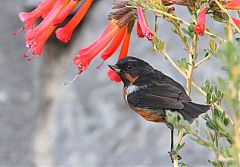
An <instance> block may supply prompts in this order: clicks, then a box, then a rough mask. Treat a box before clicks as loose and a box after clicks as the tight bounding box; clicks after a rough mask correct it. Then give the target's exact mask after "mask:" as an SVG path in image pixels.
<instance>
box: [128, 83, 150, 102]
mask: <svg viewBox="0 0 240 167" xmlns="http://www.w3.org/2000/svg"><path fill="white" fill-rule="evenodd" d="M146 88H147V85H144V86H136V85H129V86H128V87H127V89H126V95H125V99H126V102H127V97H128V95H130V94H131V93H134V92H137V91H139V90H141V89H146Z"/></svg>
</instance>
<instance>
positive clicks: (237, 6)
mask: <svg viewBox="0 0 240 167" xmlns="http://www.w3.org/2000/svg"><path fill="white" fill-rule="evenodd" d="M224 8H226V9H231V10H240V0H229V1H228V3H227V4H226V5H224Z"/></svg>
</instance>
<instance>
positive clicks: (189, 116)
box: [179, 102, 210, 122]
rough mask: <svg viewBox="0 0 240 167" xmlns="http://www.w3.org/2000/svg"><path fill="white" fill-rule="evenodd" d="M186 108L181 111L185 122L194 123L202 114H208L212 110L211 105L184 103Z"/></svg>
mask: <svg viewBox="0 0 240 167" xmlns="http://www.w3.org/2000/svg"><path fill="white" fill-rule="evenodd" d="M183 105H184V108H183V109H182V110H180V111H179V113H180V114H181V115H182V116H183V118H184V119H185V120H188V121H190V122H192V121H193V120H194V119H195V118H197V117H198V116H199V115H200V114H203V113H205V112H207V111H208V110H209V108H210V106H209V105H202V104H196V103H193V102H186V103H183Z"/></svg>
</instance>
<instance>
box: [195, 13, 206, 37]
mask: <svg viewBox="0 0 240 167" xmlns="http://www.w3.org/2000/svg"><path fill="white" fill-rule="evenodd" d="M206 12H207V10H206V8H202V9H201V10H200V13H199V15H198V18H197V24H196V25H195V26H194V31H195V32H196V33H197V34H198V35H200V36H202V35H203V34H204V31H205V28H206Z"/></svg>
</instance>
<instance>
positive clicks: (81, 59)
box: [15, 0, 154, 82]
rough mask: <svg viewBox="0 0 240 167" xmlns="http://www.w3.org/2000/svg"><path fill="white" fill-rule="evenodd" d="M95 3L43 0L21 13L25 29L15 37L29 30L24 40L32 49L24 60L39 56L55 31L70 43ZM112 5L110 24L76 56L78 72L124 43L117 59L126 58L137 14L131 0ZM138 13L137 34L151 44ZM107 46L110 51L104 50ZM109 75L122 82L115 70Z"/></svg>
mask: <svg viewBox="0 0 240 167" xmlns="http://www.w3.org/2000/svg"><path fill="white" fill-rule="evenodd" d="M92 2H93V0H85V1H84V2H83V3H81V0H44V1H42V2H40V3H39V4H38V6H37V8H36V9H35V10H33V11H32V12H29V13H26V12H22V13H20V14H19V17H20V19H21V21H22V22H24V24H25V26H24V28H22V29H20V30H19V31H17V32H16V33H15V34H17V33H18V32H20V31H21V30H24V29H26V30H27V32H26V34H25V39H26V46H27V47H28V48H29V49H28V51H27V53H26V54H24V57H25V58H27V59H28V60H32V59H33V58H34V57H36V56H40V55H41V54H42V50H43V47H44V44H45V42H46V41H47V40H48V38H49V37H50V36H51V34H52V33H53V32H54V31H55V32H56V37H57V38H58V39H59V40H60V41H62V42H65V43H66V42H68V41H69V40H70V39H71V36H72V33H73V31H74V29H75V28H76V27H77V25H78V24H79V23H80V22H81V20H82V19H83V17H84V15H85V14H86V13H87V11H88V9H89V7H90V6H91V4H92ZM78 5H80V8H79V10H78V11H77V13H76V14H75V15H74V16H73V17H72V19H71V20H70V21H69V22H68V23H67V24H66V25H65V26H64V27H62V28H58V29H57V27H58V25H59V24H60V23H62V22H63V21H64V20H65V19H66V18H67V16H69V15H70V13H71V12H72V11H73V10H74V9H75V8H76V7H77V6H78ZM113 5H114V7H113V9H115V10H116V11H114V12H112V13H110V15H109V19H110V20H111V21H110V23H109V24H108V26H107V28H106V29H105V31H104V32H103V34H102V35H101V36H100V37H99V38H98V39H97V40H96V41H95V42H93V43H92V44H91V45H89V46H88V47H86V48H83V49H80V50H79V54H78V55H77V56H75V57H74V63H75V64H76V65H77V67H78V69H79V73H81V72H82V71H84V70H86V69H87V68H88V65H89V64H90V62H91V61H92V60H93V58H94V57H96V55H98V54H99V53H100V52H101V51H103V52H102V54H101V58H102V59H103V60H104V61H105V60H106V59H108V58H109V57H110V56H111V55H113V54H114V52H115V51H116V50H117V49H118V48H119V46H120V44H121V43H122V46H121V51H120V54H119V58H118V59H121V58H123V57H125V56H127V53H128V47H129V43H130V36H131V32H132V29H133V26H134V23H135V17H134V13H133V11H132V7H131V5H130V4H129V2H128V0H116V1H114V3H113ZM137 13H138V20H137V34H138V36H139V37H140V38H143V37H146V38H147V39H148V40H150V41H151V40H152V39H153V37H154V34H153V33H152V32H151V31H150V30H149V28H148V25H147V23H146V20H145V17H144V13H143V11H142V9H141V8H140V7H138V8H137ZM40 17H42V19H43V20H42V22H41V23H40V24H38V25H37V26H36V27H34V23H35V22H36V21H37V20H38V19H39V18H40ZM105 47H107V48H106V49H105V50H104V48H105ZM30 52H32V54H33V56H31V57H29V56H28V54H29V53H30ZM108 76H109V77H110V79H111V80H113V81H116V82H118V81H120V78H119V77H118V75H117V74H116V73H115V72H113V71H112V70H110V71H109V72H108Z"/></svg>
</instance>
